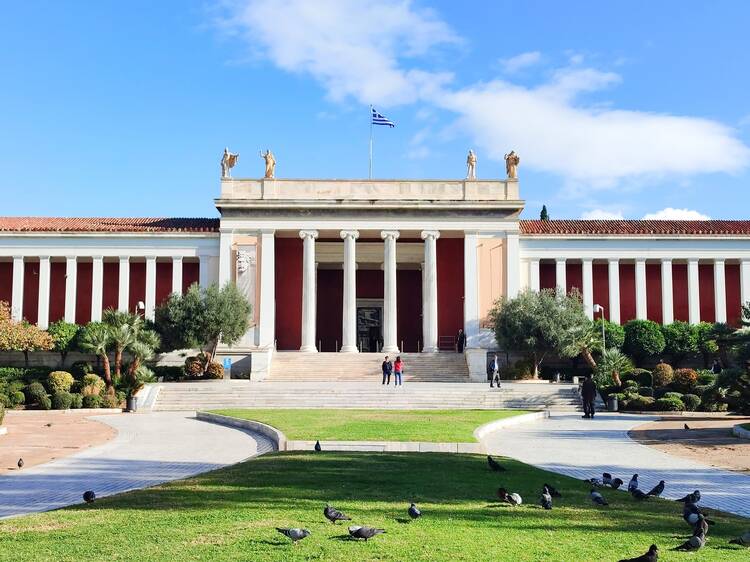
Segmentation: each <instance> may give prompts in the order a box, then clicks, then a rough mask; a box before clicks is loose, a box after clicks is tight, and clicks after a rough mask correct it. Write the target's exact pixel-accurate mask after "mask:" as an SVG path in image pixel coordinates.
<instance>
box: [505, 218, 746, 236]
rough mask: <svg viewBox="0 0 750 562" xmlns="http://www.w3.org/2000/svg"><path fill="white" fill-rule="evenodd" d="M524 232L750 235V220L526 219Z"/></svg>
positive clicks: (521, 222) (529, 233)
mask: <svg viewBox="0 0 750 562" xmlns="http://www.w3.org/2000/svg"><path fill="white" fill-rule="evenodd" d="M520 228H521V234H524V235H531V236H533V235H551V236H555V235H558V236H565V235H568V236H570V235H586V234H591V235H600V236H670V235H672V236H675V235H676V236H680V235H692V236H750V220H703V221H700V220H698V221H689V220H685V221H681V220H575V219H574V220H549V221H542V220H522V221H520Z"/></svg>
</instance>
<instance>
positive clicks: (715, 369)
mask: <svg viewBox="0 0 750 562" xmlns="http://www.w3.org/2000/svg"><path fill="white" fill-rule="evenodd" d="M711 372H712V373H713V374H714V375H719V374H721V363H719V360H718V359H714V364H713V366H712V367H711Z"/></svg>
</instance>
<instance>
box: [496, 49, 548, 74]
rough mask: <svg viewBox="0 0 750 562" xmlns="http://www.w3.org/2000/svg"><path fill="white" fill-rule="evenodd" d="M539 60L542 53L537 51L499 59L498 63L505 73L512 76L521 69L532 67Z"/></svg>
mask: <svg viewBox="0 0 750 562" xmlns="http://www.w3.org/2000/svg"><path fill="white" fill-rule="evenodd" d="M540 60H542V53H540V52H539V51H528V52H526V53H521V54H520V55H516V56H514V57H510V58H507V59H500V61H499V62H500V66H502V68H503V70H504V71H505V72H507V73H509V74H512V73H514V72H518V71H519V70H521V69H523V68H527V67H529V66H533V65H535V64H537V63H538V62H539V61H540Z"/></svg>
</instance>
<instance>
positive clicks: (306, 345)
mask: <svg viewBox="0 0 750 562" xmlns="http://www.w3.org/2000/svg"><path fill="white" fill-rule="evenodd" d="M299 236H300V238H302V346H301V347H300V348H299V350H300V351H318V348H317V347H316V345H315V323H316V321H317V318H316V311H317V296H318V295H317V288H316V287H317V282H316V281H317V279H316V277H317V271H316V270H315V239H316V238H317V237H318V231H317V230H301V231H300V233H299Z"/></svg>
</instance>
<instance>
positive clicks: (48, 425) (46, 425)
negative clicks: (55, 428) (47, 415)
mask: <svg viewBox="0 0 750 562" xmlns="http://www.w3.org/2000/svg"><path fill="white" fill-rule="evenodd" d="M44 426H45V427H52V423H45V424H44Z"/></svg>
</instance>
